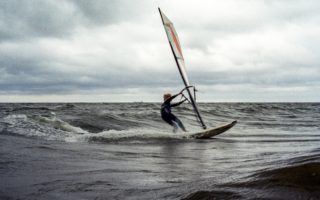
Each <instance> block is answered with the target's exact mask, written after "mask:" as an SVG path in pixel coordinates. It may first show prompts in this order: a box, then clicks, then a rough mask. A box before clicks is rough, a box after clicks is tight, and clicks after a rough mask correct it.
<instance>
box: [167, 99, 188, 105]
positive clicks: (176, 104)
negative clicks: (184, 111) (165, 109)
mask: <svg viewBox="0 0 320 200" xmlns="http://www.w3.org/2000/svg"><path fill="white" fill-rule="evenodd" d="M187 100H188V99H187V98H185V99H184V100H182V101H180V102H178V103H174V104H171V107H175V106H178V105H180V104H182V103H183V102H185V101H187Z"/></svg>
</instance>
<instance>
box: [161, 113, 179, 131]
mask: <svg viewBox="0 0 320 200" xmlns="http://www.w3.org/2000/svg"><path fill="white" fill-rule="evenodd" d="M161 117H162V119H163V120H164V121H165V122H167V123H168V124H170V125H171V126H173V132H174V133H176V132H177V130H178V124H177V122H175V119H176V117H175V116H174V115H173V114H171V113H170V114H163V115H161Z"/></svg>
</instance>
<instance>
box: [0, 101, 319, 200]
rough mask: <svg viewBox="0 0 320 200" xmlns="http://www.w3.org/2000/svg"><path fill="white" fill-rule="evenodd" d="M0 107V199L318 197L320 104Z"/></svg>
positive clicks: (1, 105)
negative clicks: (216, 130) (179, 127)
mask: <svg viewBox="0 0 320 200" xmlns="http://www.w3.org/2000/svg"><path fill="white" fill-rule="evenodd" d="M160 104H161V103H143V102H135V103H2V104H0V199H1V200H18V199H21V200H37V199H46V200H55V199H57V200H81V199H94V200H104V199H119V200H122V199H137V200H144V199H146V200H149V199H185V200H191V199H197V200H209V199H244V200H249V199H252V200H253V199H261V200H266V199H277V200H281V199H290V200H291V199H293V200H294V199H303V200H304V199H306V200H311V199H320V103H199V105H198V106H199V110H200V112H201V114H202V117H203V119H204V121H205V123H206V125H207V126H208V127H216V126H219V125H222V124H225V123H228V122H231V121H233V120H237V124H236V125H235V126H234V127H233V128H232V129H230V130H228V131H227V132H225V133H223V134H221V135H218V136H216V137H214V138H211V139H205V140H199V139H192V138H190V137H188V136H189V135H190V134H192V133H195V132H197V131H200V130H201V128H200V126H199V124H198V122H197V120H196V118H195V116H194V113H193V110H192V107H191V106H190V105H188V104H184V105H181V106H179V107H177V108H176V107H175V108H173V112H174V113H175V115H176V116H178V117H179V118H180V120H181V121H182V122H183V123H184V125H185V126H186V128H187V130H188V132H187V133H185V132H182V131H178V132H177V133H173V132H172V127H170V126H169V125H168V124H166V123H165V122H163V121H162V119H161V116H160V111H159V109H160Z"/></svg>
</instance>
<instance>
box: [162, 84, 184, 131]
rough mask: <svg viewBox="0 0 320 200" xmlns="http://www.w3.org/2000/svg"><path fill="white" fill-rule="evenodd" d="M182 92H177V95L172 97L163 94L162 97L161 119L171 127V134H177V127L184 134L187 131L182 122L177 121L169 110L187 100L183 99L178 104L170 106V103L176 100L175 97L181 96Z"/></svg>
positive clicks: (168, 94)
mask: <svg viewBox="0 0 320 200" xmlns="http://www.w3.org/2000/svg"><path fill="white" fill-rule="evenodd" d="M182 92H183V90H182V91H181V92H179V93H178V94H175V95H173V96H172V95H171V94H170V93H167V94H164V95H163V101H164V102H163V103H162V105H161V117H162V119H163V120H164V121H165V122H167V123H168V124H170V125H171V126H173V132H174V133H175V132H177V130H178V127H180V128H181V129H182V130H183V131H184V132H187V130H186V129H185V127H184V126H183V124H182V122H181V121H180V120H179V119H178V117H176V116H175V115H174V114H172V112H171V108H172V107H175V106H179V105H180V104H182V103H183V102H185V101H186V100H187V99H186V98H185V99H184V100H182V101H180V102H178V103H174V104H171V101H172V100H173V99H174V98H176V97H177V96H179V95H181V94H182Z"/></svg>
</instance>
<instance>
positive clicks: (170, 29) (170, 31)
mask: <svg viewBox="0 0 320 200" xmlns="http://www.w3.org/2000/svg"><path fill="white" fill-rule="evenodd" d="M159 13H160V16H161V19H162V23H163V26H164V29H165V32H166V34H167V37H168V40H169V44H170V47H171V50H172V53H173V56H174V59H175V61H176V64H177V67H178V70H179V73H180V75H181V78H182V81H183V83H184V85H185V87H186V90H187V92H188V95H189V98H190V102H191V104H192V106H193V110H194V112H195V113H196V116H197V119H198V120H199V122H200V124H201V126H202V128H203V129H206V125H205V124H204V122H203V120H202V117H201V115H200V112H199V110H198V107H197V105H196V103H195V100H194V98H193V96H192V93H191V91H190V88H189V86H190V84H189V80H188V76H187V73H186V69H185V64H184V58H183V54H182V49H181V45H180V41H179V38H178V34H177V33H176V31H175V28H174V26H173V23H172V22H171V21H170V20H169V19H168V17H167V16H166V15H165V14H163V12H162V11H161V10H160V8H159Z"/></svg>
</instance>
